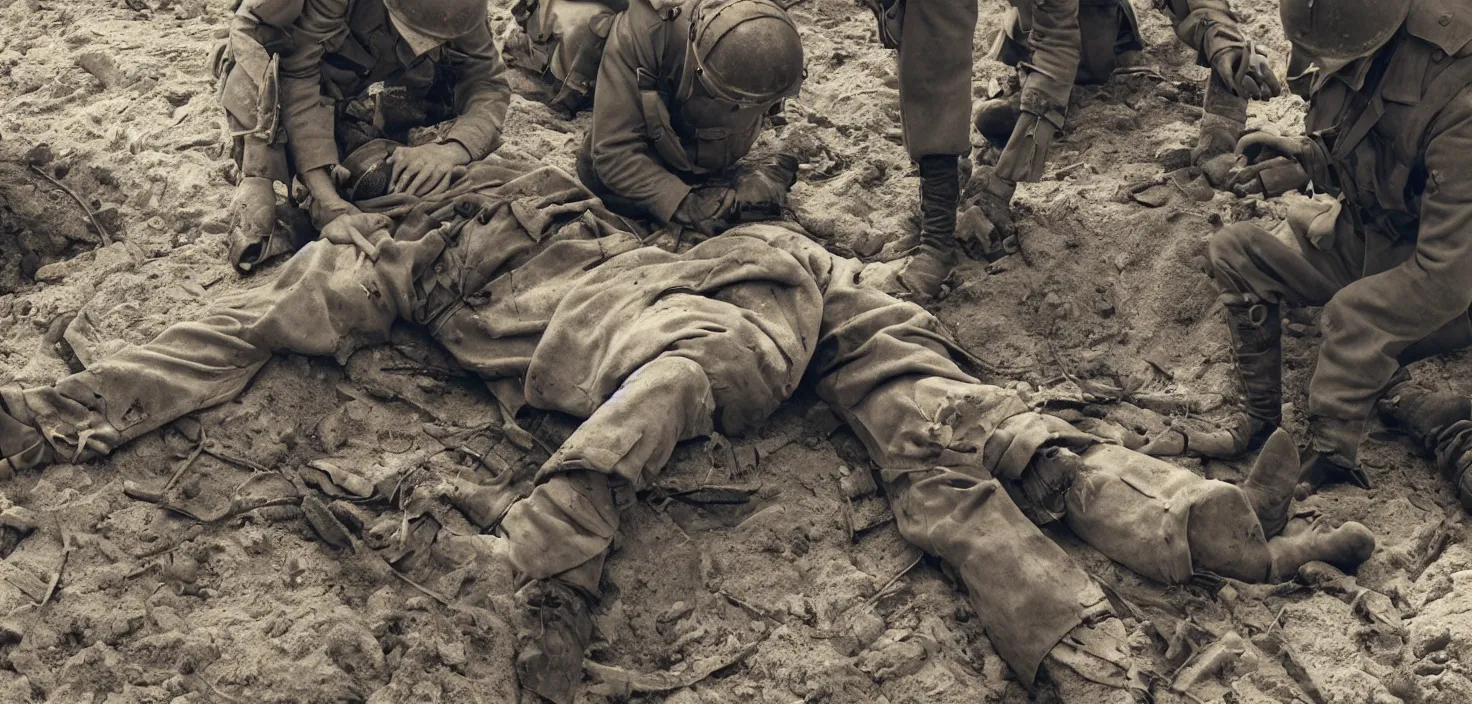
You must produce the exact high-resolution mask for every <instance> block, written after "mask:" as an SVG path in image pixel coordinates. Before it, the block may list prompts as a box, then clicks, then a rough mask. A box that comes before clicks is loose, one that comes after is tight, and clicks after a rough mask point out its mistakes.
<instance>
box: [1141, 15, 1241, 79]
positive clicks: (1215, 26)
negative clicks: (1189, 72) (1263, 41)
mask: <svg viewBox="0 0 1472 704" xmlns="http://www.w3.org/2000/svg"><path fill="white" fill-rule="evenodd" d="M1155 8H1156V9H1158V10H1160V11H1161V12H1162V13H1164V14H1166V15H1167V16H1169V17H1170V20H1171V24H1172V25H1174V26H1175V29H1176V36H1177V37H1180V39H1181V42H1182V43H1183V44H1185V45H1186V46H1188V47H1191V48H1192V49H1195V50H1196V61H1197V62H1198V63H1200V64H1201V65H1202V66H1206V67H1210V66H1211V64H1210V61H1209V60H1210V58H1211V47H1210V46H1209V44H1210V43H1211V41H1212V39H1213V38H1214V37H1215V36H1216V35H1218V34H1222V35H1224V36H1225V37H1229V38H1230V39H1232V40H1233V41H1239V42H1240V41H1243V39H1244V37H1243V35H1242V30H1241V29H1240V28H1238V27H1237V18H1236V16H1234V15H1233V14H1232V6H1231V3H1230V2H1228V0H1155Z"/></svg>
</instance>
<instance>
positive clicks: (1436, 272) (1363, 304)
mask: <svg viewBox="0 0 1472 704" xmlns="http://www.w3.org/2000/svg"><path fill="white" fill-rule="evenodd" d="M1429 134H1430V137H1429V141H1428V143H1427V148H1426V173H1427V182H1426V189H1425V192H1424V194H1423V195H1422V201H1421V222H1420V230H1419V231H1418V232H1417V238H1416V249H1415V253H1414V254H1413V255H1412V256H1411V257H1410V259H1408V260H1407V261H1405V262H1403V263H1402V264H1400V265H1399V266H1397V267H1395V268H1393V269H1390V270H1388V271H1385V272H1383V273H1380V274H1376V275H1374V276H1370V277H1367V278H1364V279H1361V280H1359V281H1356V282H1354V283H1352V284H1350V285H1349V286H1346V287H1345V288H1344V289H1343V290H1342V291H1340V292H1339V294H1338V295H1336V296H1335V297H1334V299H1333V300H1331V301H1330V302H1329V305H1328V306H1327V307H1325V309H1324V320H1325V322H1323V323H1322V324H1321V327H1322V328H1323V329H1324V345H1323V348H1322V350H1321V351H1320V353H1319V367H1318V369H1319V371H1318V373H1317V374H1316V375H1315V377H1314V380H1313V385H1312V386H1311V387H1310V411H1311V412H1313V413H1315V414H1316V415H1326V416H1329V417H1333V418H1339V419H1344V420H1359V419H1363V418H1365V417H1366V416H1368V415H1369V413H1370V410H1371V408H1372V406H1373V404H1374V403H1375V400H1376V398H1377V397H1378V396H1379V394H1380V393H1381V392H1383V390H1384V388H1385V386H1386V385H1387V384H1388V383H1389V382H1390V379H1391V377H1392V376H1393V375H1394V374H1395V372H1396V370H1397V369H1399V367H1400V364H1399V362H1398V359H1397V358H1398V357H1399V356H1400V354H1401V353H1402V352H1404V351H1405V350H1406V349H1407V348H1408V347H1410V346H1411V345H1412V344H1414V343H1416V342H1419V341H1421V340H1423V339H1425V338H1427V337H1428V336H1430V335H1431V334H1432V333H1435V332H1438V331H1440V330H1442V328H1443V327H1445V326H1447V325H1448V324H1450V323H1453V322H1455V321H1457V320H1458V319H1459V318H1463V317H1465V316H1466V315H1467V310H1468V308H1469V306H1472V177H1469V176H1468V172H1467V169H1466V160H1467V155H1468V154H1472V91H1469V92H1464V93H1463V94H1462V95H1461V96H1460V97H1458V98H1457V99H1456V100H1455V101H1453V102H1452V104H1451V105H1449V106H1448V107H1447V108H1446V109H1445V110H1444V111H1443V112H1442V114H1441V116H1440V117H1439V118H1438V119H1437V120H1436V122H1435V123H1434V124H1433V127H1432V129H1431V130H1430V133H1429ZM1464 325H1465V323H1464Z"/></svg>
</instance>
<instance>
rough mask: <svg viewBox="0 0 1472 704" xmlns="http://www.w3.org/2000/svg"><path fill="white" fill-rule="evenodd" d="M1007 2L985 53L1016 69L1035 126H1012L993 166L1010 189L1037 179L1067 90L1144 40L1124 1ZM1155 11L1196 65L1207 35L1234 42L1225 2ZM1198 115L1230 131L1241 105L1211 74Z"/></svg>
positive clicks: (1193, 1) (1175, 3) (1207, 0)
mask: <svg viewBox="0 0 1472 704" xmlns="http://www.w3.org/2000/svg"><path fill="white" fill-rule="evenodd" d="M923 4H924V3H923V2H919V3H918V4H916V5H915V7H918V6H919V5H923ZM1012 4H1013V10H1012V13H1011V15H1010V17H1009V19H1008V21H1007V23H1006V24H1005V25H1004V28H1003V31H1002V32H1001V33H1000V34H999V35H998V36H997V42H996V45H995V46H994V48H993V53H994V55H995V57H996V58H997V59H998V60H1000V61H1002V62H1004V63H1007V64H1008V65H1011V66H1016V67H1017V68H1018V71H1019V73H1020V74H1021V79H1022V94H1021V109H1022V112H1023V113H1024V114H1031V115H1033V116H1035V117H1036V118H1037V123H1036V125H1035V126H1033V127H1028V126H1026V125H1023V126H1020V127H1019V129H1021V130H1022V131H1020V132H1017V133H1014V134H1013V135H1012V137H1011V139H1010V140H1009V141H1008V142H1007V146H1006V148H1005V149H1004V151H1003V154H1002V157H1001V158H1000V159H999V160H998V164H997V169H996V174H997V176H998V177H1000V178H1002V179H1004V180H1006V181H1009V182H1012V183H1017V182H1021V181H1036V180H1037V179H1038V178H1040V177H1041V176H1042V173H1043V167H1044V165H1045V162H1046V159H1047V153H1048V149H1049V147H1050V146H1051V144H1052V140H1053V137H1054V135H1055V134H1056V133H1057V132H1058V131H1060V130H1062V129H1063V123H1064V119H1065V117H1066V115H1067V112H1068V100H1069V95H1070V94H1071V92H1072V90H1073V84H1074V83H1102V82H1104V81H1107V80H1109V77H1110V76H1111V75H1112V74H1113V73H1114V69H1115V64H1116V59H1117V57H1118V56H1119V55H1120V54H1123V53H1125V52H1127V51H1135V50H1139V49H1142V48H1144V41H1143V39H1142V38H1141V36H1140V31H1139V23H1138V20H1137V19H1136V17H1135V11H1134V8H1133V7H1132V6H1131V5H1130V3H1129V1H1128V0H1013V3H1012ZM1155 7H1156V9H1158V10H1160V11H1161V12H1163V13H1165V14H1166V15H1167V16H1169V17H1170V19H1171V21H1172V23H1173V24H1174V26H1175V30H1176V36H1178V37H1179V38H1180V39H1181V41H1182V42H1183V43H1184V44H1185V45H1186V46H1188V47H1191V48H1192V49H1195V50H1196V52H1197V55H1198V61H1199V63H1201V65H1203V66H1208V67H1210V58H1211V57H1210V56H1209V51H1210V46H1209V43H1210V40H1211V39H1212V38H1213V36H1214V35H1216V34H1223V35H1224V36H1226V37H1227V38H1229V39H1230V40H1231V41H1241V40H1242V36H1241V32H1240V30H1238V29H1237V24H1236V18H1235V16H1233V14H1232V11H1231V8H1230V6H1229V4H1228V2H1227V0H1156V2H1155ZM968 55H969V54H968ZM968 87H969V86H968ZM967 97H969V96H967ZM956 98H958V99H960V102H953V103H952V104H954V105H957V106H966V105H967V104H968V103H966V102H965V99H964V98H963V97H962V95H961V94H960V93H957V95H956ZM957 109H964V108H963V107H958V108H957ZM1206 111H1207V115H1208V116H1217V117H1219V118H1222V119H1225V120H1227V121H1228V122H1229V124H1232V125H1235V126H1236V127H1235V129H1236V130H1237V131H1238V132H1240V131H1241V129H1242V126H1243V124H1245V122H1246V119H1247V103H1246V100H1245V99H1244V98H1241V97H1239V96H1237V95H1236V94H1234V93H1233V91H1232V89H1231V88H1229V87H1228V86H1227V84H1226V83H1225V82H1224V81H1223V80H1222V78H1221V77H1220V76H1218V75H1217V73H1216V71H1215V70H1213V71H1212V75H1211V83H1210V85H1209V87H1208V89H1207V99H1206ZM1207 119H1211V118H1210V117H1208V118H1207ZM912 151H913V150H912Z"/></svg>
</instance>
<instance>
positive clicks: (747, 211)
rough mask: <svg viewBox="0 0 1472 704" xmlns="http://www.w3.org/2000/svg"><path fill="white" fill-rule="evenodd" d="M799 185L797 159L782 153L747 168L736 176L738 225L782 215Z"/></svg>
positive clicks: (735, 214) (734, 216)
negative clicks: (793, 187) (791, 192)
mask: <svg viewBox="0 0 1472 704" xmlns="http://www.w3.org/2000/svg"><path fill="white" fill-rule="evenodd" d="M794 183H797V159H796V158H794V157H792V156H789V155H786V154H779V155H777V156H776V157H773V158H772V159H770V160H768V161H765V162H762V163H758V164H754V165H752V166H750V167H748V168H743V169H742V171H741V174H740V175H739V176H737V177H736V194H735V199H736V201H735V212H734V213H732V216H733V219H735V220H736V221H738V222H755V221H758V220H770V219H772V218H775V217H777V216H779V215H781V212H782V206H784V205H786V204H787V191H788V190H789V189H791V188H792V185H793V184H794Z"/></svg>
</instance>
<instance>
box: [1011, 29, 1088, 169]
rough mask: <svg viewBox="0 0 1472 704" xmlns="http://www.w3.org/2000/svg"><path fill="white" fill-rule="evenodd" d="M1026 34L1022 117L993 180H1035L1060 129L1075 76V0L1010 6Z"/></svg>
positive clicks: (1077, 44)
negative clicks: (1014, 8) (1014, 9)
mask: <svg viewBox="0 0 1472 704" xmlns="http://www.w3.org/2000/svg"><path fill="white" fill-rule="evenodd" d="M1014 4H1015V5H1016V6H1017V8H1018V11H1019V15H1020V16H1021V21H1022V26H1023V27H1024V28H1026V29H1027V30H1028V48H1029V49H1031V57H1030V59H1029V60H1028V61H1026V62H1023V63H1021V64H1019V65H1018V70H1019V72H1020V73H1021V74H1022V103H1021V109H1022V116H1021V118H1019V119H1018V121H1017V126H1016V127H1015V128H1013V131H1012V137H1011V139H1010V140H1008V142H1007V147H1006V148H1005V149H1003V150H1002V155H1001V157H1000V158H998V160H997V168H996V172H995V173H996V176H997V177H998V178H1000V179H1002V180H1003V181H1006V182H1009V183H1014V184H1015V183H1017V182H1020V181H1036V180H1038V179H1039V178H1041V177H1042V175H1043V167H1044V165H1045V162H1046V161H1047V156H1048V150H1049V149H1050V148H1051V147H1052V144H1053V140H1054V138H1055V137H1056V136H1057V134H1058V132H1059V131H1060V130H1062V129H1063V122H1064V118H1065V116H1066V115H1067V112H1068V98H1069V95H1070V94H1071V93H1072V91H1073V82H1074V79H1075V77H1076V76H1077V75H1078V68H1079V63H1080V61H1081V57H1080V53H1079V47H1080V43H1081V41H1082V34H1081V31H1080V29H1079V18H1078V12H1079V8H1078V0H1018V1H1017V2H1015V3H1014Z"/></svg>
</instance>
